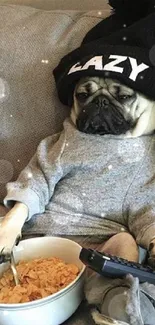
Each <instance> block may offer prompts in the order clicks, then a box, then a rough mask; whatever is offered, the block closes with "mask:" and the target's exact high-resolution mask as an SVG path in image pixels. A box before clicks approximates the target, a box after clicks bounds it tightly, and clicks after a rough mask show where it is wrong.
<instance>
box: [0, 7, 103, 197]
mask: <svg viewBox="0 0 155 325" xmlns="http://www.w3.org/2000/svg"><path fill="white" fill-rule="evenodd" d="M107 14H108V12H107V11H106V12H104V11H103V12H102V13H98V11H91V12H85V13H84V12H79V11H43V10H39V9H34V8H30V7H24V6H14V5H9V6H5V5H4V6H3V5H0V16H1V20H0V41H1V42H0V53H1V55H0V153H1V154H0V202H1V203H2V201H3V198H4V196H5V195H6V189H5V184H6V183H7V182H9V181H13V180H15V179H16V178H17V176H18V174H19V172H20V171H21V170H22V169H23V168H24V166H26V165H27V163H28V161H29V160H30V158H31V157H32V155H33V154H34V152H35V150H36V147H37V145H38V144H39V142H40V140H41V139H43V138H44V137H46V136H47V135H50V134H53V133H55V132H58V131H59V130H60V129H61V126H62V121H63V119H64V118H65V116H66V115H67V114H69V110H68V108H67V107H64V106H63V105H62V104H61V103H60V102H59V100H58V98H57V94H56V88H55V83H54V79H53V75H52V70H53V68H54V67H55V66H56V65H57V64H58V62H59V60H60V58H61V57H62V56H63V55H65V54H66V53H67V52H68V51H71V50H72V49H74V48H76V47H77V46H78V45H79V44H80V42H81V40H82V38H83V37H84V35H85V34H86V32H87V31H88V30H89V29H90V28H91V27H93V26H94V25H95V24H97V23H98V22H99V21H100V20H101V19H102V18H103V17H105V16H107Z"/></svg>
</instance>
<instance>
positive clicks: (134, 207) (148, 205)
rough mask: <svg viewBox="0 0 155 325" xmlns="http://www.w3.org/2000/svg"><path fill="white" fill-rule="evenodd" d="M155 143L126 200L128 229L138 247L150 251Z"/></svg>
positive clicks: (154, 233) (154, 223)
mask: <svg viewBox="0 0 155 325" xmlns="http://www.w3.org/2000/svg"><path fill="white" fill-rule="evenodd" d="M154 166H155V142H154V141H152V144H151V148H150V150H149V152H147V153H146V155H145V158H144V161H143V164H142V166H139V171H138V172H137V174H136V176H135V179H134V181H133V182H132V186H131V187H130V191H129V193H128V196H127V200H126V207H125V208H126V217H127V220H128V228H129V231H130V233H131V234H133V236H134V237H135V239H136V242H137V244H138V245H140V246H142V247H144V248H146V249H148V247H149V244H150V242H151V240H152V239H154V238H155V174H154Z"/></svg>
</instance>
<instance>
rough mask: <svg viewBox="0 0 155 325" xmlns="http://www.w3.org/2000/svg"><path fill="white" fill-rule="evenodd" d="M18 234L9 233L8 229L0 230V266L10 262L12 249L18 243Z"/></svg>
mask: <svg viewBox="0 0 155 325" xmlns="http://www.w3.org/2000/svg"><path fill="white" fill-rule="evenodd" d="M20 237H21V235H20V233H15V232H13V231H12V232H11V231H10V229H8V228H7V229H5V230H4V229H3V230H2V229H0V264H1V263H4V262H7V261H9V260H10V256H11V252H12V250H13V247H14V246H15V245H17V243H18V242H19V239H20Z"/></svg>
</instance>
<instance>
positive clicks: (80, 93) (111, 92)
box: [71, 77, 149, 135]
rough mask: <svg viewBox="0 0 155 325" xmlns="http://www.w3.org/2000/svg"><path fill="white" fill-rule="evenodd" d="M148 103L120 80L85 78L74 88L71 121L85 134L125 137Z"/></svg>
mask: <svg viewBox="0 0 155 325" xmlns="http://www.w3.org/2000/svg"><path fill="white" fill-rule="evenodd" d="M148 101H149V100H148V99H147V98H146V97H145V96H143V95H142V94H139V93H138V92H136V91H134V90H133V89H131V88H128V87H127V86H124V85H123V84H121V83H120V82H119V81H116V80H113V79H109V78H103V77H86V78H82V79H81V80H80V81H79V82H78V84H77V85H76V88H75V91H74V104H73V107H72V111H71V118H72V121H73V122H74V124H75V125H76V126H77V128H78V129H79V130H80V131H82V132H85V133H90V134H100V135H103V134H114V135H120V134H125V133H126V132H127V131H129V130H131V129H133V128H134V127H135V126H136V124H137V121H138V119H139V117H140V116H141V114H142V113H143V112H144V110H145V109H146V108H147V106H148Z"/></svg>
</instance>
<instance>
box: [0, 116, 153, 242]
mask: <svg viewBox="0 0 155 325" xmlns="http://www.w3.org/2000/svg"><path fill="white" fill-rule="evenodd" d="M7 190H8V194H7V196H6V198H5V199H4V204H5V205H6V206H9V207H10V206H13V204H14V201H19V202H23V203H25V204H26V205H27V206H28V208H29V217H28V219H31V218H32V216H34V215H35V214H37V216H35V217H33V218H32V220H35V224H33V221H30V224H31V226H32V228H34V229H36V230H38V229H39V230H42V231H45V232H46V233H47V234H53V235H58V234H60V235H99V236H102V237H103V239H106V238H107V236H111V235H113V234H116V233H118V232H120V231H124V230H127V231H129V232H130V233H131V234H133V236H134V237H135V238H136V241H137V243H138V244H140V245H142V246H144V247H146V248H147V247H148V245H149V242H150V240H151V239H152V238H153V237H155V136H154V135H148V136H142V137H139V138H135V139H134V138H133V139H123V138H122V137H121V136H112V135H104V136H100V135H89V134H85V133H82V132H79V131H78V130H77V129H76V127H75V126H74V125H73V123H72V121H71V120H70V119H69V118H67V119H66V120H65V122H64V128H63V131H62V132H61V133H59V134H56V135H53V136H49V137H47V138H46V139H44V140H43V141H41V143H40V144H39V146H38V148H37V151H36V153H35V155H34V157H33V158H32V159H31V161H30V162H29V164H28V166H27V167H26V168H25V169H24V170H23V171H22V172H21V174H20V175H19V178H18V179H17V181H16V182H11V183H8V185H7Z"/></svg>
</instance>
